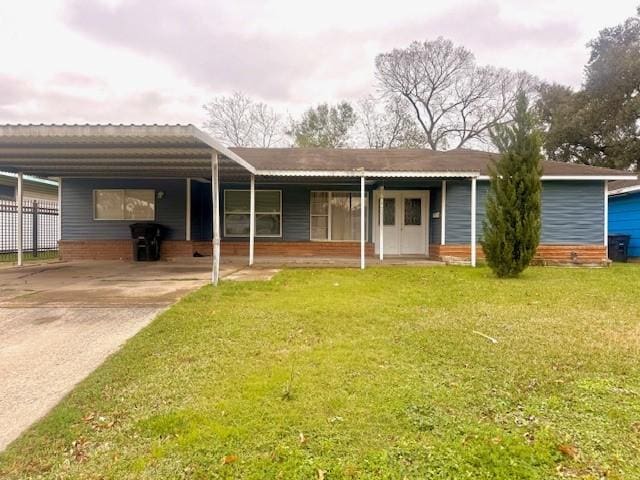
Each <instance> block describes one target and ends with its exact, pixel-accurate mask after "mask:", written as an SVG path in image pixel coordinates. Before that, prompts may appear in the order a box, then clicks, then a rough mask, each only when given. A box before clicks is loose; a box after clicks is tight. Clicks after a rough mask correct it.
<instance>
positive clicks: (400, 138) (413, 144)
mask: <svg viewBox="0 0 640 480" xmlns="http://www.w3.org/2000/svg"><path fill="white" fill-rule="evenodd" d="M407 106H408V102H407V101H406V100H405V99H403V98H402V97H399V96H398V95H395V96H391V97H389V98H386V99H383V100H382V101H380V100H378V99H376V98H375V97H374V96H373V95H368V96H366V97H364V98H362V99H361V100H360V101H359V102H358V120H359V124H360V125H359V126H360V136H361V137H362V138H363V140H364V141H363V142H361V143H364V144H365V145H366V146H367V147H369V148H396V147H404V148H419V147H423V146H424V145H425V143H426V141H425V135H424V133H423V132H422V130H421V129H420V127H418V125H417V124H416V122H415V120H414V118H413V114H412V113H411V112H410V111H408V108H407Z"/></svg>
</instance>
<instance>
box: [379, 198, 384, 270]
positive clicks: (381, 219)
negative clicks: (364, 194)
mask: <svg viewBox="0 0 640 480" xmlns="http://www.w3.org/2000/svg"><path fill="white" fill-rule="evenodd" d="M379 210H380V212H379V213H378V219H379V222H378V224H379V229H380V241H379V242H378V248H379V249H380V261H382V260H384V186H383V187H380V208H379Z"/></svg>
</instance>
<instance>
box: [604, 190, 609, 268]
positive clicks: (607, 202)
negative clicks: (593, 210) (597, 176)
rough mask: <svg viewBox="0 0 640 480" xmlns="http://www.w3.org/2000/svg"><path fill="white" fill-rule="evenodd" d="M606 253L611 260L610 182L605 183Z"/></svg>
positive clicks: (606, 256)
mask: <svg viewBox="0 0 640 480" xmlns="http://www.w3.org/2000/svg"><path fill="white" fill-rule="evenodd" d="M604 253H605V259H607V258H609V182H608V181H607V180H605V181H604Z"/></svg>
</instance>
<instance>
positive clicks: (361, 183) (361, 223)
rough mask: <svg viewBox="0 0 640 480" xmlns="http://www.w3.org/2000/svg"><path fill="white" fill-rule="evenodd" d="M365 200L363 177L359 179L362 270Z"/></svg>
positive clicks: (362, 266)
mask: <svg viewBox="0 0 640 480" xmlns="http://www.w3.org/2000/svg"><path fill="white" fill-rule="evenodd" d="M365 233H366V232H365V198H364V175H363V176H362V177H360V268H361V269H362V270H364V237H365Z"/></svg>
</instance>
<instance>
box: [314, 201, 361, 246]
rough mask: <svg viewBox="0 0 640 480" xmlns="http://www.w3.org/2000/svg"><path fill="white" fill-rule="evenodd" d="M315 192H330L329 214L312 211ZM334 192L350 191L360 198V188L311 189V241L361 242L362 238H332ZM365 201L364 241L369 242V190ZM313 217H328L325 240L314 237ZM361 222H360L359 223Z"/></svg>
mask: <svg viewBox="0 0 640 480" xmlns="http://www.w3.org/2000/svg"><path fill="white" fill-rule="evenodd" d="M314 193H327V194H329V198H328V200H327V202H328V208H329V213H328V215H318V214H317V213H316V214H314V213H312V210H311V207H312V205H311V201H312V197H313V194H314ZM334 193H350V194H351V195H356V196H357V197H358V198H360V191H359V190H311V193H310V194H309V241H311V242H335V243H345V242H359V241H360V240H332V239H331V200H332V198H333V194H334ZM364 202H365V213H366V215H365V219H364V241H365V242H368V241H369V192H368V191H365V192H364ZM313 217H327V222H328V225H327V239H325V240H321V239H319V238H312V236H313V235H312V231H313V228H312V223H311V222H312V221H313ZM358 224H359V223H358Z"/></svg>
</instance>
